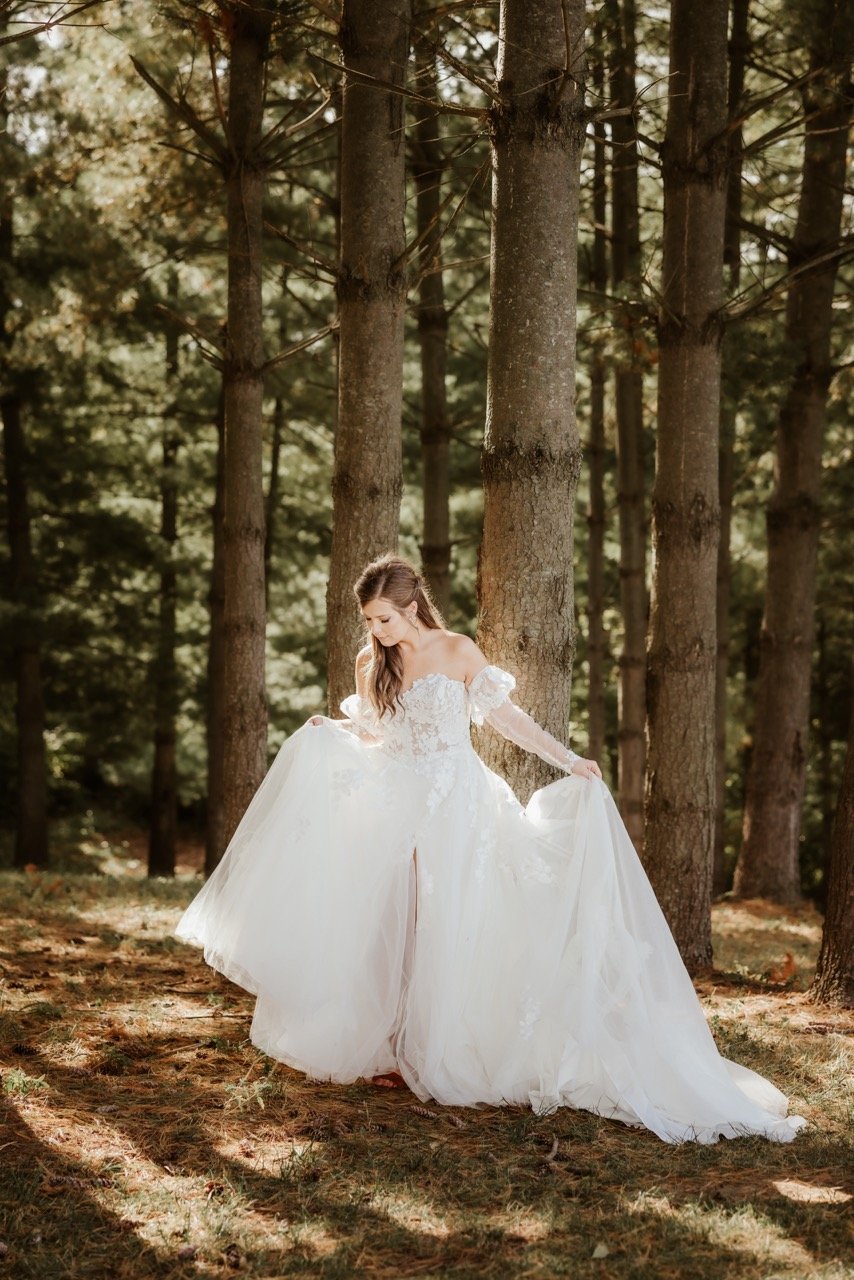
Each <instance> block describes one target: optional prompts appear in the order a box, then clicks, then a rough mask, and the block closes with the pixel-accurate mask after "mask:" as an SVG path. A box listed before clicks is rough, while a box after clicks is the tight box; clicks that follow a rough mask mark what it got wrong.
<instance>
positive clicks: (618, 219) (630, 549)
mask: <svg viewBox="0 0 854 1280" xmlns="http://www.w3.org/2000/svg"><path fill="white" fill-rule="evenodd" d="M606 12H607V16H608V23H609V27H610V32H609V34H610V61H611V66H610V72H611V97H612V99H613V100H614V101H615V102H616V103H617V104H618V105H619V106H621V107H629V106H631V104H632V103H633V102H634V99H635V62H636V58H635V6H634V0H610V3H609V4H608V7H607V10H606ZM611 133H612V139H613V143H614V151H613V161H612V166H611V186H612V197H611V200H612V205H611V207H612V235H611V272H612V279H613V285H614V292H615V293H616V294H622V295H623V297H624V299H625V302H624V306H623V308H622V310H621V313H620V324H619V329H618V348H617V362H616V371H615V377H616V413H617V507H618V511H619V519H620V606H621V611H622V615H623V650H622V653H621V654H620V660H619V712H618V714H619V735H618V752H619V757H618V758H619V777H618V799H619V805H620V812H621V814H622V817H623V821H624V822H625V824H626V829H627V831H628V833H629V835H630V836H631V838H632V840H633V842H634V844H635V847H636V848H637V849H638V850H639V851H641V850H642V849H643V837H644V830H643V828H644V817H643V804H644V776H645V771H646V740H645V727H646V624H647V598H646V508H645V501H644V495H645V492H646V483H645V476H644V470H645V469H644V439H643V367H642V363H641V358H640V353H641V352H642V351H643V350H644V349H645V346H646V344H645V342H644V340H643V334H642V332H641V329H640V322H639V310H638V307H637V306H636V305H633V303H634V301H635V300H634V298H633V296H632V295H633V294H634V295H637V293H638V292H639V290H640V282H641V246H640V212H639V206H638V144H637V133H636V129H635V120H634V117H633V116H631V115H626V116H615V117H614V119H613V120H612V121H611Z"/></svg>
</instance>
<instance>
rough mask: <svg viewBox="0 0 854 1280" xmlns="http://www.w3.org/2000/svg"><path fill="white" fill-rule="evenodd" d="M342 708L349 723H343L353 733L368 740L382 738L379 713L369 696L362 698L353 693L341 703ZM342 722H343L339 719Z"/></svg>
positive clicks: (374, 740)
mask: <svg viewBox="0 0 854 1280" xmlns="http://www.w3.org/2000/svg"><path fill="white" fill-rule="evenodd" d="M340 706H341V710H342V711H343V712H344V715H345V716H346V717H347V720H348V722H349V723H347V724H345V725H343V726H342V727H343V728H345V729H349V730H350V732H351V733H355V734H358V736H359V737H360V738H362V739H364V740H365V741H366V742H379V741H381V739H382V736H383V734H382V728H381V727H380V723H379V720H378V718H377V713H376V711H375V710H374V708H373V707H372V705H371V703H370V702H369V701H368V699H367V698H362V697H360V696H359V694H358V693H351V694H350V695H349V696H348V697H346V698H345V699H344V701H343V702H342V703H341V704H340ZM338 723H339V724H340V723H341V722H340V721H338Z"/></svg>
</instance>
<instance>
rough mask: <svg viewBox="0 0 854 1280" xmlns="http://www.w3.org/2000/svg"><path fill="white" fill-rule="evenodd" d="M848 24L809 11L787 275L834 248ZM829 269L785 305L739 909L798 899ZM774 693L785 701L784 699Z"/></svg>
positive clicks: (795, 287)
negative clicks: (787, 374)
mask: <svg viewBox="0 0 854 1280" xmlns="http://www.w3.org/2000/svg"><path fill="white" fill-rule="evenodd" d="M848 23H849V19H848V17H847V15H846V13H845V9H844V5H843V3H842V0H823V2H822V3H821V4H818V5H816V6H815V7H814V9H813V10H811V25H810V30H811V32H812V41H813V47H812V49H811V54H810V67H811V70H812V72H813V76H812V78H811V79H810V81H809V82H808V84H807V85H806V86H805V88H804V91H803V98H804V119H805V127H806V136H805V142H804V159H803V171H802V180H801V195H800V204H799V209H798V221H797V225H796V227H795V232H794V236H793V238H792V243H791V247H790V251H789V265H790V267H793V268H794V267H799V266H802V265H803V264H804V263H805V262H808V261H809V260H810V259H811V258H812V257H814V256H817V255H820V254H822V253H827V252H828V251H832V250H833V249H834V248H835V247H836V245H837V244H838V242H839V235H840V225H841V216H842V202H843V190H844V184H845V158H846V143H847V130H848V124H849V121H850V118H851V101H852V100H851V96H850V92H849V77H850V71H851V42H850V33H849V31H848V30H844V29H843V28H844V27H845V26H846V24H848ZM837 261H838V260H837V259H836V258H835V257H831V258H829V259H828V260H826V261H824V262H823V263H821V264H820V265H819V266H816V267H814V268H812V269H811V270H807V271H804V272H803V274H801V275H799V276H797V277H796V278H795V279H794V280H793V281H792V283H791V285H790V287H789V292H788V297H787V303H786V340H787V343H788V347H789V350H790V351H791V353H792V358H793V364H794V371H793V376H792V380H791V383H790V385H789V388H788V391H787V394H786V397H785V400H784V402H783V404H782V406H781V409H780V416H779V419H778V426H777V456H776V466H775V482H774V491H773V493H772V496H771V500H770V502H769V505H768V512H767V520H766V523H767V533H768V575H767V582H766V590H765V613H764V616H763V620H762V635H761V644H760V661H759V679H758V687H757V697H756V731H755V735H754V740H753V752H752V755H751V762H750V772H749V774H748V779H747V795H746V802H745V810H744V826H743V832H742V846H741V851H740V855H739V860H738V865H737V867H736V873H735V884H734V889H735V892H736V894H737V895H738V896H740V897H755V896H762V897H767V898H772V899H773V900H775V901H777V902H792V901H795V900H797V899H798V898H799V896H800V868H799V859H798V846H799V836H800V825H801V808H802V803H803V793H804V783H805V778H806V762H807V753H808V732H809V702H810V669H811V664H812V652H813V638H814V621H815V619H814V615H815V583H816V559H817V553H818V539H819V523H820V509H819V493H820V482H821V451H822V440H823V436H824V425H825V418H826V408H827V392H828V388H829V385H830V379H831V377H832V373H833V366H832V361H831V330H832V324H833V294H834V285H835V281H836V271H837ZM782 691H785V693H783V692H782Z"/></svg>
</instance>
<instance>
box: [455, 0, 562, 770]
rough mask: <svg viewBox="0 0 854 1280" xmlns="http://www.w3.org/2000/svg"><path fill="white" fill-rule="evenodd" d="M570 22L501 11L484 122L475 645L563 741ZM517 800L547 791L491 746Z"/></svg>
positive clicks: (556, 10) (551, 2)
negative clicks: (484, 366)
mask: <svg viewBox="0 0 854 1280" xmlns="http://www.w3.org/2000/svg"><path fill="white" fill-rule="evenodd" d="M583 26H584V19H583V11H582V7H581V5H580V4H578V3H575V2H572V3H563V4H562V3H561V0H533V2H532V3H523V0H503V3H502V5H501V20H500V31H499V60H498V74H497V96H496V101H495V103H494V106H493V108H492V146H493V192H492V219H493V221H492V256H491V281H490V328H489V371H488V385H487V413H486V435H485V439H484V446H483V458H482V464H481V465H482V470H483V481H484V521H483V542H482V545H481V549H480V559H479V569H478V599H479V605H480V620H479V639H480V642H481V644H482V647H483V649H484V651H485V652H486V654H487V656H488V657H489V658H490V659H491V660H492V661H494V662H497V663H499V664H500V665H501V666H504V667H507V668H509V669H510V670H511V671H512V672H513V673H514V674H516V675H518V677H519V686H520V687H519V699H520V702H521V704H522V705H523V706H525V707H526V708H527V709H528V710H529V711H530V712H531V714H533V715H534V716H535V717H536V718H537V719H538V720H539V721H540V723H542V724H545V725H546V726H547V727H548V728H549V729H550V730H551V731H552V732H554V733H555V734H556V735H559V736H561V737H565V735H566V725H567V718H568V702H569V691H570V679H571V673H572V662H573V656H574V652H575V636H574V617H573V608H574V607H573V577H572V532H573V529H572V524H573V504H574V499H575V490H576V485H577V481H578V473H579V468H580V461H581V448H580V444H579V439H578V430H577V427H576V421H575V385H574V384H575V327H576V248H575V244H576V238H577V227H578V186H579V165H580V156H581V147H582V142H583V123H582V120H583V115H582V112H583V98H584V89H583V64H582V60H581V50H582V47H583V39H582V36H583ZM487 758H488V760H489V762H490V763H491V764H492V765H493V766H499V767H503V769H504V772H505V774H506V776H507V777H508V780H509V781H510V782H511V785H512V786H513V787H514V788H515V789H516V791H517V793H518V794H520V795H522V794H528V793H529V792H530V791H531V790H533V789H534V787H536V786H537V785H539V784H540V783H542V782H543V781H545V780H547V779H549V778H550V777H552V776H553V775H552V774H551V772H550V771H549V769H548V766H546V765H544V764H543V763H542V761H539V760H537V759H536V758H535V757H533V756H531V755H528V754H526V753H524V752H522V751H520V749H519V748H517V747H514V746H512V745H511V744H510V743H508V742H506V741H505V740H503V739H501V740H497V738H496V737H495V735H493V736H492V738H491V739H490V741H489V743H488V747H487Z"/></svg>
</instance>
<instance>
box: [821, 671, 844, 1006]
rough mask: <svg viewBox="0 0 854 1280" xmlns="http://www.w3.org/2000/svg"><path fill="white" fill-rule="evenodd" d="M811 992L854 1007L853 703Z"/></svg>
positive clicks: (829, 1001) (836, 1003) (825, 1000)
mask: <svg viewBox="0 0 854 1280" xmlns="http://www.w3.org/2000/svg"><path fill="white" fill-rule="evenodd" d="M852 679H854V671H852ZM811 995H812V996H813V999H815V1000H818V1001H820V1002H821V1003H822V1004H835V1005H841V1006H843V1007H844V1008H848V1009H850V1008H854V706H852V715H851V721H850V727H849V731H848V750H847V752H846V755H845V765H844V768H843V770H842V782H841V784H840V787H839V800H838V802H837V805H836V818H835V820H834V823H833V839H832V843H831V853H830V870H829V874H828V884H827V908H826V912H825V917H824V931H823V933H822V938H821V951H820V952H819V957H818V967H817V969H816V974H815V980H814V982H813V984H812V988H811Z"/></svg>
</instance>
